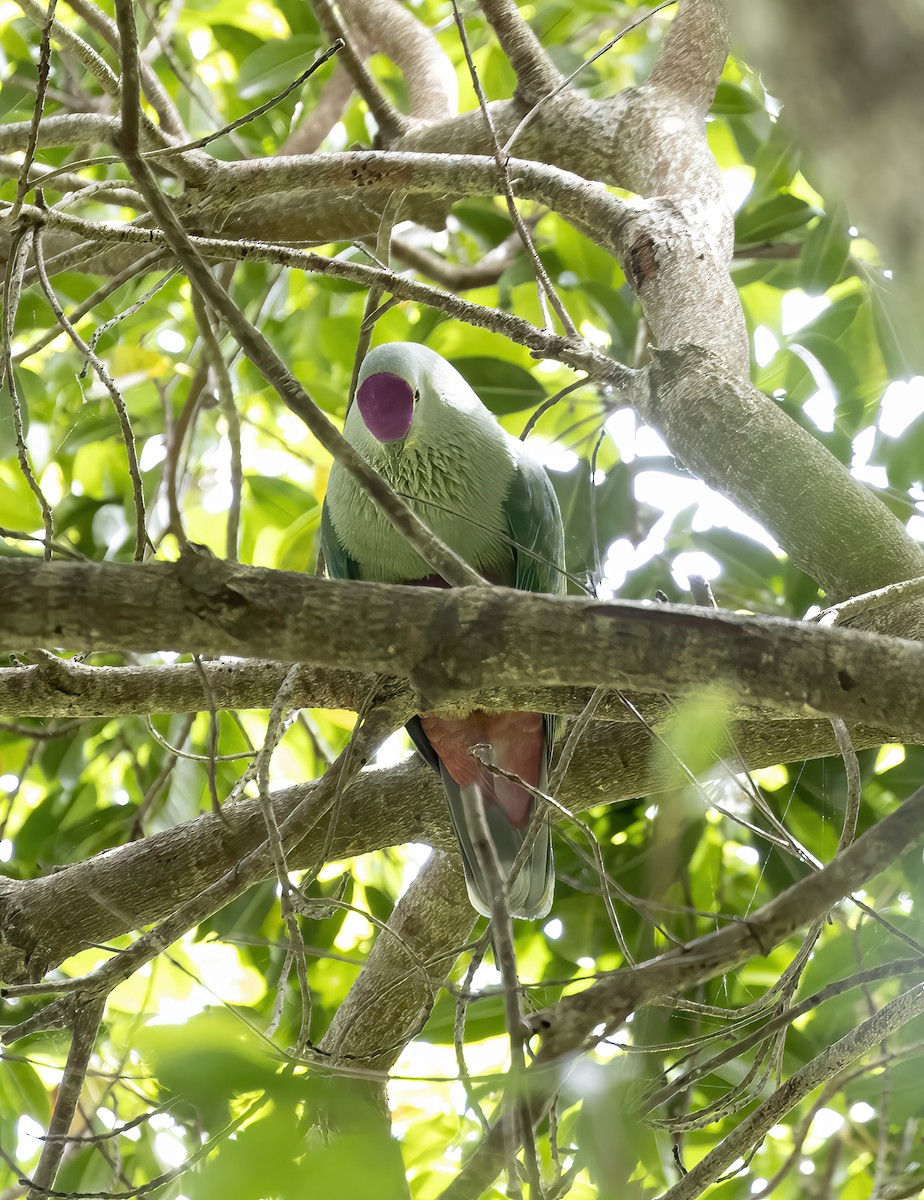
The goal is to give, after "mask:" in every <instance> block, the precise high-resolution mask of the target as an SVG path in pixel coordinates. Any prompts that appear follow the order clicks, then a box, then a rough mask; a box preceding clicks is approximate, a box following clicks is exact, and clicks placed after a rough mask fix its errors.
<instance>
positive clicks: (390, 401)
mask: <svg viewBox="0 0 924 1200" xmlns="http://www.w3.org/2000/svg"><path fill="white" fill-rule="evenodd" d="M366 361H367V362H368V359H367V360H366ZM364 365H365V364H364ZM419 399H420V388H419V387H416V386H415V385H414V383H412V382H411V380H409V379H407V378H406V376H405V375H404V374H396V373H395V371H384V370H383V371H375V372H374V374H371V375H367V376H366V377H365V379H363V380H362V382H361V383H360V385H359V387H358V388H357V391H356V406H357V408H358V409H359V414H360V416H361V417H362V419H363V424H364V425H365V426H366V428H367V429H368V430H369V432H370V433H371V434H372V436H373V437H374V438H375V439H376V441H379V442H382V443H383V444H384V445H387V444H388V443H389V442H400V441H402V440H403V439H404V438H406V437H407V435H408V433H409V432H410V428H411V425H412V423H413V421H414V409H415V407H416V406H417V402H418V400H419Z"/></svg>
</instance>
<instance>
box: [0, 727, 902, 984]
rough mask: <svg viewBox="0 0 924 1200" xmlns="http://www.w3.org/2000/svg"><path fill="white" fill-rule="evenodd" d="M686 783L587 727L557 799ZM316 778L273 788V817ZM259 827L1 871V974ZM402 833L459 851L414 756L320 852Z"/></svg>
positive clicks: (397, 838) (769, 730)
mask: <svg viewBox="0 0 924 1200" xmlns="http://www.w3.org/2000/svg"><path fill="white" fill-rule="evenodd" d="M731 732H732V734H733V736H734V740H735V745H736V747H737V748H738V750H740V752H741V754H742V755H743V756H744V759H745V761H746V762H747V763H748V765H749V766H750V767H751V768H755V769H756V768H758V767H762V766H769V765H770V764H772V763H779V762H791V761H794V760H798V759H804V758H810V757H817V756H821V755H829V754H835V753H836V752H837V743H836V742H835V739H834V735H833V734H832V732H831V726H830V722H828V721H818V722H809V721H771V722H763V721H762V722H759V723H745V724H738V725H734V726H732V730H731ZM850 733H851V737H852V739H853V742H854V745H855V746H856V747H857V748H858V749H862V748H863V747H866V746H872V745H878V744H880V743H881V742H882V741H884V740H885V735H884V734H883V733H881V732H879V731H876V730H870V729H868V728H865V727H857V726H854V727H852V728H851V730H850ZM687 782H688V780H687V777H686V775H685V774H684V770H683V767H682V765H681V764H678V763H676V762H675V761H674V760H673V759H672V758H671V757H670V756H668V755H653V754H652V753H651V738H650V735H649V734H648V732H647V730H645V729H644V728H642V727H641V726H640V725H629V726H613V725H611V726H604V725H596V726H591V727H590V728H589V729H588V730H587V732H586V733H585V735H584V737H583V738H582V740H581V746H580V755H579V756H578V757H576V758H575V760H574V761H573V763H572V765H571V768H570V769H569V771H568V773H567V775H566V776H565V780H564V783H563V785H562V787H561V789H560V792H559V795H558V799H559V800H560V801H561V803H562V804H564V805H565V806H566V807H567V808H568V809H569V810H571V811H574V812H581V811H583V810H585V809H587V808H590V807H592V806H594V805H597V804H607V803H612V802H615V801H618V800H625V799H629V798H631V797H636V796H641V795H647V794H648V793H650V792H654V791H659V790H663V789H665V788H670V787H676V786H678V785H680V784H685V783H687ZM319 786H320V785H319V784H318V783H310V784H304V785H302V786H301V787H297V788H290V789H288V790H286V791H281V792H277V793H276V794H275V795H274V797H273V801H274V806H275V808H276V811H277V820H278V822H279V823H280V824H283V823H284V822H285V820H286V818H287V817H288V815H289V814H290V813H291V812H292V811H293V810H294V808H295V807H296V805H298V804H299V803H301V802H302V801H304V800H305V799H306V798H308V797H310V796H312V795H313V794H314V793H315V791H316V790H317V788H318V787H319ZM264 832H265V824H264V820H263V815H262V812H261V810H260V805H259V803H258V802H257V801H255V800H243V801H240V802H238V803H234V804H228V805H225V807H224V808H223V810H222V813H221V815H220V816H219V815H217V814H215V813H211V812H209V813H207V814H206V815H204V816H202V817H199V818H197V819H196V820H194V821H187V822H185V823H184V824H181V825H178V826H175V827H174V828H172V829H169V830H165V831H164V832H162V833H156V834H152V835H151V836H149V837H147V838H145V839H143V840H142V841H140V842H136V843H132V844H129V845H126V846H122V847H119V848H116V849H113V850H109V851H106V852H105V853H103V854H100V855H97V856H96V857H95V858H92V859H89V860H88V861H86V862H83V863H77V864H74V865H73V866H68V867H66V868H65V869H63V870H61V871H57V872H54V873H52V874H50V875H46V876H44V877H42V878H39V879H35V880H29V881H15V880H0V979H3V980H5V981H6V982H8V983H11V982H17V981H21V980H26V979H35V978H40V977H41V976H43V975H44V974H45V973H46V972H47V971H48V970H50V969H51V968H52V967H55V966H57V965H58V964H59V963H61V962H62V961H63V960H64V959H66V958H68V957H70V956H71V955H72V954H75V953H77V952H78V951H79V950H82V949H84V948H85V947H86V946H87V945H91V944H95V943H101V942H106V941H108V940H109V939H110V938H114V937H118V936H120V935H122V934H125V933H128V932H131V931H132V930H134V929H137V928H140V927H142V926H144V925H147V924H149V923H150V922H152V921H155V920H157V919H159V918H160V917H163V916H165V915H166V914H167V913H169V912H171V911H172V910H173V909H174V908H175V906H176V905H177V904H180V903H182V902H184V901H185V900H187V899H189V898H190V897H192V896H195V895H197V894H198V893H199V892H201V891H203V890H204V889H205V888H207V887H208V886H209V885H210V884H211V883H213V882H214V881H215V880H216V879H218V878H220V877H221V876H222V875H223V874H224V873H225V872H226V871H228V870H230V869H231V867H233V866H234V864H235V863H238V862H240V861H241V859H243V858H244V857H245V856H246V854H247V853H248V851H250V850H251V849H252V848H253V846H254V845H256V844H258V843H259V842H260V841H261V840H262V838H263V836H264ZM404 842H426V843H428V844H429V845H431V846H435V847H437V848H440V849H451V850H453V852H456V851H455V846H456V843H455V840H454V837H453V834H452V832H451V829H450V826H449V818H448V814H447V812H446V805H445V801H444V799H443V796H442V791H441V788H440V784H439V781H438V779H437V778H436V776H435V775H434V774H433V772H432V771H430V770H429V768H427V767H425V766H424V765H423V764H422V763H421V762H419V761H417V760H416V759H413V758H409V759H407V760H405V761H404V762H403V763H401V764H399V765H398V766H396V767H391V768H388V769H387V770H383V769H380V768H376V769H371V770H367V771H363V772H362V773H361V774H360V776H359V778H358V779H357V781H356V782H355V783H354V784H353V786H352V787H351V789H350V791H349V793H348V794H347V795H346V796H345V797H344V802H343V804H342V807H341V809H340V812H339V814H338V819H337V824H336V829H335V830H334V835H333V838H332V841H331V844H330V846H329V854H330V858H331V859H332V860H336V859H338V858H346V857H352V856H353V855H357V854H366V853H368V852H370V851H374V850H379V849H382V848H384V847H386V846H393V845H400V844H402V843H404ZM326 843H327V830H326V828H325V829H323V830H321V829H319V830H317V831H315V832H313V833H312V834H311V835H310V836H309V837H307V838H306V839H305V840H304V841H303V842H302V843H301V845H300V846H299V847H298V848H297V849H296V850H294V851H293V852H291V853H290V854H289V855H288V856H287V862H288V864H289V867H290V869H291V870H298V869H299V868H305V867H308V866H311V865H314V864H316V861H317V857H318V855H319V853H320V852H321V851H322V850H323V849H324V847H325V845H326ZM271 871H272V867H271V865H268V866H267V873H268V874H269V873H271Z"/></svg>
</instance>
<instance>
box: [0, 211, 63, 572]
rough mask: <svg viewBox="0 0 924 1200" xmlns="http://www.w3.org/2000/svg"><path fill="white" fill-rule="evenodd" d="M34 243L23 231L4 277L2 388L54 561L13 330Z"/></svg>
mask: <svg viewBox="0 0 924 1200" xmlns="http://www.w3.org/2000/svg"><path fill="white" fill-rule="evenodd" d="M34 242H35V231H33V232H32V235H31V236H30V234H29V232H28V231H27V230H25V229H20V230H19V231H18V232H17V233H16V235H15V236H14V238H13V239H12V245H11V247H10V250H9V253H8V258H7V264H6V273H5V275H4V277H3V313H2V331H0V337H2V359H0V387H2V384H3V383H5V384H6V387H7V391H8V392H9V394H10V407H11V409H12V415H13V436H14V438H15V441H16V456H17V458H18V460H19V469H20V470H21V471H22V473H23V476H24V477H25V480H26V483H27V484H28V485H29V489H30V491H31V492H32V494H33V496H35V498H36V500H37V501H38V505H39V508H40V509H41V511H42V524H43V525H44V526H45V553H44V557H45V558H46V559H49V560H50V559H51V550H52V546H53V544H54V540H55V520H54V516H53V514H52V511H51V505H50V504H49V503H48V501H47V499H46V498H45V493H44V492H43V491H42V489H41V487H40V486H39V482H38V480H37V479H36V477H35V472H34V471H33V469H32V462H31V460H30V457H29V450H28V447H27V446H26V439H25V426H24V423H23V405H22V400H21V398H20V395H19V387H18V385H17V383H16V373H15V371H14V370H13V360H12V344H13V328H14V324H15V321H16V312H17V310H18V308H19V297H20V293H21V289H22V278H23V272H24V270H25V265H26V258H27V256H28V253H29V246H30V243H33V244H34Z"/></svg>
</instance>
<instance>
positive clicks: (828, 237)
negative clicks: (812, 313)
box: [802, 204, 851, 293]
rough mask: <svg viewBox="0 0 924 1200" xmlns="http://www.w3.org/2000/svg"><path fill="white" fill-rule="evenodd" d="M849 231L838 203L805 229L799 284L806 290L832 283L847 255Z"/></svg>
mask: <svg viewBox="0 0 924 1200" xmlns="http://www.w3.org/2000/svg"><path fill="white" fill-rule="evenodd" d="M850 241H851V239H850V234H849V233H848V232H847V217H846V216H845V214H844V211H843V208H842V206H841V205H839V204H838V205H835V206H834V208H832V210H831V211H830V212H829V213H826V214H825V216H823V217H822V218H821V220H820V221H819V222H818V224H817V225H814V226H813V227H812V228H811V229H810V230H809V232H808V236H807V237H806V239H805V244H804V246H803V248H802V286H803V287H804V288H805V290H806V291H807V292H809V293H815V292H825V291H827V290H828V288H829V287H833V286H834V284H835V283H837V281H838V280H839V279H840V277H841V275H842V274H843V271H844V266H845V265H846V263H847V259H848V258H849V257H850Z"/></svg>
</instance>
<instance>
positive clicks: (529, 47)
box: [479, 0, 561, 108]
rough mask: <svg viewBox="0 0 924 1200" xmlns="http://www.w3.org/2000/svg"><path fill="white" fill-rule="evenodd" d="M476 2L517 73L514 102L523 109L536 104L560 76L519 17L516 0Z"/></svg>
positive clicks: (556, 83) (538, 42) (551, 89)
mask: <svg viewBox="0 0 924 1200" xmlns="http://www.w3.org/2000/svg"><path fill="white" fill-rule="evenodd" d="M479 3H480V6H481V11H482V12H483V13H484V15H485V18H486V19H487V21H488V24H489V25H490V26H491V28H492V29H493V30H494V32H495V34H496V35H497V40H498V41H499V42H500V44H501V48H502V49H503V51H504V53H505V54H506V55H507V58H508V59H509V61H510V65H511V66H512V67H513V69H514V71H515V72H516V76H517V90H516V92H515V95H514V98H515V100H516V102H517V103H518V104H519V105H520V106H521V107H523V108H528V107H529V106H530V105H533V104H537V103H538V102H539V101H540V100H541V99H542V98H543V97H544V96H546V95H547V94H548V93H549V92H551V91H553V90H554V89H555V88H556V87H558V85H559V84H560V83H561V75H560V74H559V72H558V71H557V70H556V68H555V66H554V65H553V63H552V60H551V59H550V58H549V56H548V55H547V54H546V52H545V50H544V49H543V48H542V44H541V43H540V41H539V39H538V38H537V37H536V35H535V34H534V33H533V31H532V30H531V29H530V27H529V26H528V25H527V24H526V22H525V21H524V20H523V18H522V17H521V16H520V12H519V9H518V8H517V5H516V3H515V0H479Z"/></svg>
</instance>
